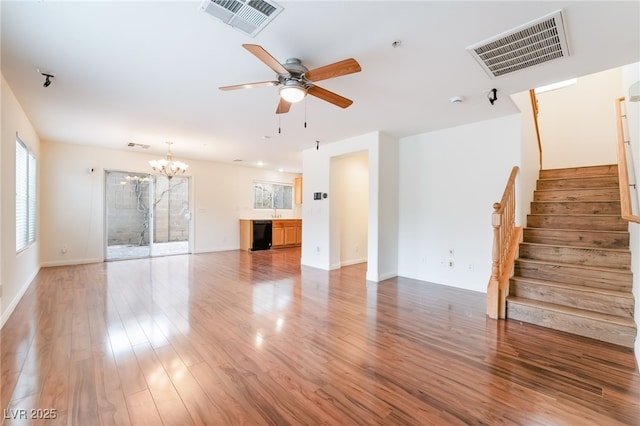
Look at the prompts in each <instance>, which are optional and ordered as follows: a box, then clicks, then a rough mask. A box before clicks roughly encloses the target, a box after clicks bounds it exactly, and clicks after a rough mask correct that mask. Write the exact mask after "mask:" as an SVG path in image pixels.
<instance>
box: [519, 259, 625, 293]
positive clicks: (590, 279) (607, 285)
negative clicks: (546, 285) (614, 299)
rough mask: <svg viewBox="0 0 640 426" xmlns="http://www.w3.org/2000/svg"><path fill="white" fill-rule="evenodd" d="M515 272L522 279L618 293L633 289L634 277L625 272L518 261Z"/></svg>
mask: <svg viewBox="0 0 640 426" xmlns="http://www.w3.org/2000/svg"><path fill="white" fill-rule="evenodd" d="M514 272H515V274H514V275H516V276H520V277H525V278H533V279H539V280H545V281H555V282H560V283H568V284H577V285H583V286H586V287H594V288H602V289H609V290H617V291H631V288H632V276H631V274H630V273H629V272H624V271H619V272H618V271H614V270H592V269H585V268H580V267H576V266H571V265H553V264H539V263H530V262H523V261H520V260H516V262H515V267H514Z"/></svg>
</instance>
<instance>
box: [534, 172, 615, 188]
mask: <svg viewBox="0 0 640 426" xmlns="http://www.w3.org/2000/svg"><path fill="white" fill-rule="evenodd" d="M577 188H618V176H617V175H616V176H595V177H585V178H578V179H541V180H538V183H537V185H536V189H577Z"/></svg>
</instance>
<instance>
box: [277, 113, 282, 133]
mask: <svg viewBox="0 0 640 426" xmlns="http://www.w3.org/2000/svg"><path fill="white" fill-rule="evenodd" d="M281 117H282V116H281V115H280V114H278V134H280V133H282V129H281V127H280V123H281V122H282V118H281Z"/></svg>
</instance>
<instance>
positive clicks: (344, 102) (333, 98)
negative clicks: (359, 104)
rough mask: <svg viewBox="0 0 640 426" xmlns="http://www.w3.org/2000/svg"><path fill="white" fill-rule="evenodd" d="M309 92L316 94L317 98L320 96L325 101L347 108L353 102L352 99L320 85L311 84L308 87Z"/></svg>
mask: <svg viewBox="0 0 640 426" xmlns="http://www.w3.org/2000/svg"><path fill="white" fill-rule="evenodd" d="M307 93H308V94H310V95H312V96H315V97H316V98H320V99H322V100H323V101H327V102H330V103H332V104H334V105H337V106H339V107H340V108H346V107H348V106H349V105H351V104H352V103H353V101H352V100H351V99H347V98H345V97H343V96H340V95H338V94H337V93H333V92H331V91H329V90H327V89H323V88H322V87H318V86H311V87H309V88H308V89H307Z"/></svg>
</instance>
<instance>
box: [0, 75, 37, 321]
mask: <svg viewBox="0 0 640 426" xmlns="http://www.w3.org/2000/svg"><path fill="white" fill-rule="evenodd" d="M1 96H2V133H1V135H2V147H1V152H2V153H1V154H0V160H1V165H2V167H0V185H1V188H2V190H1V191H0V193H1V194H2V207H1V211H0V234H1V235H2V240H1V241H2V243H1V247H0V254H1V257H0V259H1V262H0V283H1V284H2V299H1V302H0V303H1V306H0V313H1V315H2V316H1V317H0V324H1V325H4V323H5V322H6V320H7V319H8V318H9V316H10V315H11V312H13V309H14V308H15V306H16V305H17V304H18V302H19V301H20V298H21V297H22V295H23V294H24V292H25V291H26V290H27V288H28V286H29V284H30V283H31V281H32V280H33V278H34V277H35V276H36V274H37V273H38V270H39V258H38V250H39V246H40V244H41V239H42V236H43V235H44V234H46V229H44V230H43V228H42V220H41V219H42V210H41V209H40V210H39V219H40V221H39V222H38V223H37V224H36V242H35V243H34V244H32V245H31V246H29V247H28V248H27V249H25V250H23V251H22V252H20V253H19V254H17V255H16V213H15V212H16V201H15V193H16V186H15V182H16V179H15V175H16V164H15V163H16V162H15V159H16V133H17V134H18V135H19V136H20V139H21V140H22V141H23V142H24V143H25V144H26V145H27V146H28V148H29V150H30V151H31V152H33V153H34V154H35V156H36V160H37V165H38V171H37V173H38V181H39V187H38V195H39V198H40V199H39V200H38V204H39V205H41V200H42V196H41V195H42V193H43V191H42V183H43V181H45V178H43V176H42V162H43V156H42V155H41V152H40V139H39V138H38V135H37V134H36V132H35V130H34V129H33V126H32V125H31V123H30V122H29V119H28V118H27V116H26V114H25V113H24V111H23V110H22V107H21V106H20V103H19V102H18V100H17V99H16V97H15V95H14V94H13V92H12V91H11V88H10V87H9V85H8V84H7V82H6V81H5V79H4V77H2V86H1ZM43 231H44V232H43Z"/></svg>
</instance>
